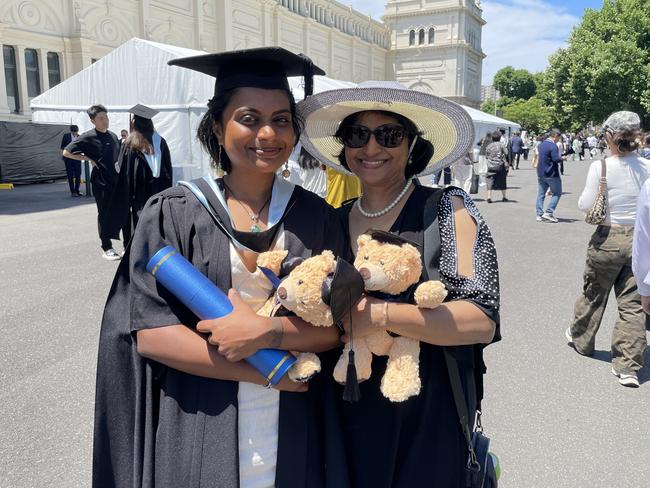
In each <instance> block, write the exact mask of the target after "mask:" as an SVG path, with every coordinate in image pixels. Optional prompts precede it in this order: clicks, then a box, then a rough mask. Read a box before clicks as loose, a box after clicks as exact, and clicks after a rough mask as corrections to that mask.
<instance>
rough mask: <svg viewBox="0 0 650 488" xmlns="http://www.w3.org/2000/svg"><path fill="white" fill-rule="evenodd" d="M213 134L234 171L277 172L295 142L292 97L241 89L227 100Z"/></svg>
mask: <svg viewBox="0 0 650 488" xmlns="http://www.w3.org/2000/svg"><path fill="white" fill-rule="evenodd" d="M213 131H214V134H215V135H216V136H217V138H218V140H219V143H220V144H222V145H223V147H224V149H225V150H226V153H227V154H228V158H229V159H230V161H231V163H232V171H237V169H240V170H247V171H251V170H253V171H260V172H264V173H273V172H275V171H276V170H277V169H278V168H279V167H280V166H281V165H282V164H283V163H284V162H285V161H287V160H288V159H289V155H290V154H291V151H293V147H294V144H295V136H296V135H295V132H294V129H293V124H292V115H291V105H290V103H289V98H288V97H287V95H286V94H285V93H284V92H283V91H281V90H265V89H262V88H240V89H238V90H237V92H236V93H235V94H233V96H232V98H231V99H230V101H229V102H228V105H227V106H226V108H225V110H224V112H223V117H222V121H221V124H215V125H214V127H213Z"/></svg>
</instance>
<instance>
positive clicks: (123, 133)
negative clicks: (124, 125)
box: [119, 129, 129, 147]
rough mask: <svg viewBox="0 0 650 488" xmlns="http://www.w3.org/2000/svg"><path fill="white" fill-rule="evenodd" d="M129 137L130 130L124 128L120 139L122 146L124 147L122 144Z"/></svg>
mask: <svg viewBox="0 0 650 488" xmlns="http://www.w3.org/2000/svg"><path fill="white" fill-rule="evenodd" d="M127 137H129V131H128V130H126V129H122V130H121V131H120V140H119V143H120V147H122V145H123V144H124V143H125V142H126V138H127Z"/></svg>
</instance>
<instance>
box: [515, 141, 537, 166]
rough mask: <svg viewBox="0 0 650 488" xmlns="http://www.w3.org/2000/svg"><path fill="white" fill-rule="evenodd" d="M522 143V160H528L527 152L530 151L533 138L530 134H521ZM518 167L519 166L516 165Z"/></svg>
mask: <svg viewBox="0 0 650 488" xmlns="http://www.w3.org/2000/svg"><path fill="white" fill-rule="evenodd" d="M521 139H522V141H523V145H522V146H521V150H522V153H523V155H524V160H526V161H528V152H529V151H530V145H531V144H532V142H533V140H534V139H535V138H534V136H533V135H532V134H525V135H524V136H522V138H521ZM517 168H519V167H517Z"/></svg>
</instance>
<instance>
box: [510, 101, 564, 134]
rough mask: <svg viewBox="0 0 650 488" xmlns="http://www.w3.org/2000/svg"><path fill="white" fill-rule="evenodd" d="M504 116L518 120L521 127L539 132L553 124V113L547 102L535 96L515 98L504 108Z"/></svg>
mask: <svg viewBox="0 0 650 488" xmlns="http://www.w3.org/2000/svg"><path fill="white" fill-rule="evenodd" d="M503 117H504V118H505V119H508V120H511V121H512V122H517V123H518V124H519V125H521V128H522V129H524V130H527V131H530V132H533V133H535V134H539V133H541V132H544V131H546V130H548V129H550V128H551V126H552V125H553V122H554V119H553V113H552V110H551V108H549V107H548V105H547V104H546V102H545V101H544V100H542V99H541V98H539V97H537V96H534V97H532V98H529V99H528V100H515V101H514V102H511V103H510V104H508V105H506V106H505V107H504V109H503Z"/></svg>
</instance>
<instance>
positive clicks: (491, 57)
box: [341, 0, 602, 85]
mask: <svg viewBox="0 0 650 488" xmlns="http://www.w3.org/2000/svg"><path fill="white" fill-rule="evenodd" d="M341 3H343V4H348V3H349V4H351V5H352V7H354V8H355V9H357V10H359V11H361V12H362V13H364V14H370V15H372V16H373V17H374V18H376V19H379V18H380V17H381V15H382V14H383V12H384V5H385V4H386V1H384V0H350V1H345V0H343V1H342V2H341ZM481 4H482V8H483V18H484V19H485V20H486V21H487V24H486V25H485V27H483V51H484V52H485V54H487V58H486V59H485V60H484V61H483V80H482V83H483V84H486V85H487V84H490V83H491V82H492V77H493V76H494V73H496V72H497V71H498V70H499V69H501V68H503V67H504V66H507V65H512V66H514V67H515V68H525V69H528V70H530V71H533V72H535V71H542V70H544V69H545V68H546V66H547V64H548V56H549V55H551V54H553V53H554V52H555V51H556V50H557V49H559V48H561V47H564V46H565V45H566V40H567V38H568V36H569V34H570V33H571V30H572V29H573V27H574V26H575V25H577V24H578V23H580V19H581V18H582V14H583V12H584V9H585V8H593V9H600V7H601V6H602V0H483V1H482V2H481Z"/></svg>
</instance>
